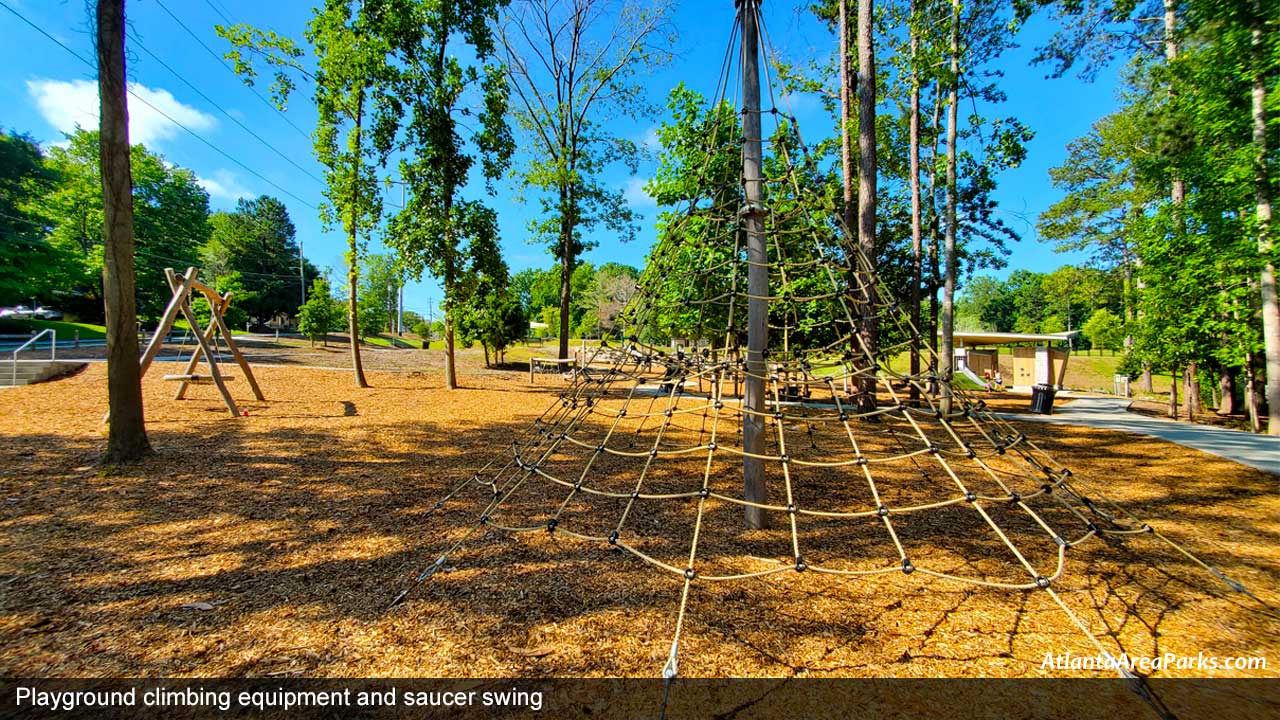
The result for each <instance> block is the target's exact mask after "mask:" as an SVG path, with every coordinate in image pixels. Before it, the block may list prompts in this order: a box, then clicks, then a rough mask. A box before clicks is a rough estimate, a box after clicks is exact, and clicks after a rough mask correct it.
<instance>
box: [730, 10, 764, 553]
mask: <svg viewBox="0 0 1280 720" xmlns="http://www.w3.org/2000/svg"><path fill="white" fill-rule="evenodd" d="M734 4H735V5H736V6H737V8H738V14H739V19H740V20H741V22H742V183H743V185H744V187H745V189H746V196H747V197H746V200H747V202H746V205H745V206H744V207H743V208H742V211H741V215H742V218H743V220H744V223H745V226H746V231H747V260H748V264H747V292H748V294H749V295H750V296H751V297H750V298H749V299H748V301H747V369H746V378H745V380H744V382H743V394H742V450H743V453H744V454H743V457H742V484H743V499H744V500H746V501H747V502H752V503H759V504H765V503H767V502H768V498H769V493H768V487H767V485H766V483H765V467H764V460H763V456H764V454H765V429H764V379H765V376H766V375H767V374H768V373H767V369H766V366H765V360H764V354H765V350H766V348H768V347H769V301H768V300H767V299H766V298H767V297H768V296H769V265H768V262H769V255H768V251H767V249H766V246H765V237H764V205H763V199H764V189H763V188H762V187H761V180H760V166H761V158H762V157H763V155H764V152H763V149H762V148H761V130H760V64H759V62H760V58H759V55H760V38H759V27H758V25H757V21H758V15H757V13H758V12H759V9H760V0H735V2H734ZM753 456H754V457H753ZM744 507H745V515H746V523H747V527H749V528H763V527H765V526H766V525H767V524H768V516H767V515H765V511H764V509H763V508H758V507H753V506H751V505H747V506H744Z"/></svg>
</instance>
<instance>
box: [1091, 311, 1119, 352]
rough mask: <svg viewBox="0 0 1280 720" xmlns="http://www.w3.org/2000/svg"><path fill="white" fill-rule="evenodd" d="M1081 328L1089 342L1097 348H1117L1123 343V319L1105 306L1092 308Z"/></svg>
mask: <svg viewBox="0 0 1280 720" xmlns="http://www.w3.org/2000/svg"><path fill="white" fill-rule="evenodd" d="M1081 330H1083V331H1084V336H1085V337H1086V338H1087V339H1088V340H1089V344H1090V345H1092V346H1094V347H1097V348H1106V349H1107V350H1119V349H1120V347H1121V345H1123V344H1124V320H1122V319H1121V318H1120V317H1119V316H1118V315H1116V314H1115V313H1113V312H1111V311H1110V310H1108V309H1106V308H1098V309H1097V310H1094V311H1093V314H1092V315H1090V316H1089V319H1088V320H1086V321H1085V323H1084V327H1082V328H1081Z"/></svg>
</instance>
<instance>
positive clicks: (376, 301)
mask: <svg viewBox="0 0 1280 720" xmlns="http://www.w3.org/2000/svg"><path fill="white" fill-rule="evenodd" d="M364 264H365V272H364V277H363V278H361V281H360V296H361V297H362V298H364V301H363V302H362V303H361V308H362V310H361V315H360V328H361V337H366V336H367V335H368V334H370V333H372V334H376V333H378V332H381V331H383V330H388V331H389V330H392V329H393V328H392V327H391V324H392V322H393V320H392V319H393V318H394V317H395V314H396V311H397V309H398V307H399V298H400V288H401V286H402V285H404V280H403V278H402V275H401V272H400V269H399V268H398V267H397V266H396V262H395V258H393V257H391V256H390V255H377V254H375V255H369V256H367V257H366V258H365V263H364ZM373 306H376V311H375V308H374V307H373ZM364 308H368V309H369V312H368V313H365V312H364ZM366 318H367V319H369V320H370V321H377V324H376V325H374V326H372V327H369V328H365V327H364V322H365V319H366ZM366 330H367V333H366V332H365V331H366Z"/></svg>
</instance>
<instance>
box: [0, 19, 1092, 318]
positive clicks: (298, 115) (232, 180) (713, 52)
mask: <svg viewBox="0 0 1280 720" xmlns="http://www.w3.org/2000/svg"><path fill="white" fill-rule="evenodd" d="M4 2H5V3H6V4H8V5H10V6H11V7H13V8H14V9H15V10H17V11H18V12H20V13H21V14H22V15H24V16H25V17H27V18H28V19H29V20H31V21H32V22H34V23H35V24H36V25H38V26H40V27H41V28H43V29H44V30H46V31H47V32H48V33H50V34H51V35H53V36H54V37H55V38H57V39H58V40H59V41H60V42H62V43H63V44H65V45H67V46H68V47H69V48H71V49H72V50H74V51H75V52H77V53H79V54H80V55H81V56H83V57H84V58H86V59H92V57H93V47H92V38H91V32H90V27H91V25H90V18H89V15H88V12H87V11H86V10H85V4H84V3H81V2H79V1H78V0H4ZM161 3H163V4H161ZM804 4H805V3H787V2H782V1H781V0H778V1H771V2H766V3H764V8H765V12H766V23H767V27H768V30H769V35H770V39H771V40H772V42H773V43H774V46H775V49H776V50H777V51H778V52H779V54H780V55H782V56H783V57H785V58H787V59H788V60H790V61H794V62H803V61H804V60H806V59H807V58H810V57H822V56H826V55H827V54H829V53H830V48H829V46H830V43H831V42H832V41H833V40H832V36H831V35H830V34H829V33H828V32H827V31H826V30H825V29H824V28H822V27H821V26H820V25H818V24H817V23H816V22H814V21H813V20H812V19H811V18H810V17H809V15H808V14H807V13H806V12H804V11H802V10H801V9H797V6H798V7H801V8H802V7H803V5H804ZM311 5H312V3H311V2H266V3H264V2H249V1H248V0H131V2H130V3H129V7H128V14H129V21H130V33H131V38H130V40H129V42H128V43H127V46H128V47H129V49H130V56H129V77H130V81H131V82H133V83H136V84H137V86H135V88H134V90H135V92H136V93H138V94H139V95H141V96H142V97H144V98H146V99H147V101H148V102H150V103H151V104H152V105H154V106H155V107H157V108H159V109H160V110H162V111H164V113H166V114H168V115H169V116H170V117H172V118H173V119H175V120H177V121H178V122H180V123H182V124H183V125H186V126H187V127H188V128H190V129H191V130H193V131H195V132H196V133H197V134H199V135H200V136H201V137H203V138H204V139H205V140H207V141H208V143H209V144H206V143H205V142H202V141H201V140H199V139H197V138H195V137H193V136H192V135H190V134H188V133H187V132H186V131H184V130H182V129H180V128H178V127H176V126H175V125H174V124H173V123H171V122H170V121H169V120H167V119H166V118H164V117H162V116H161V115H159V114H157V113H156V112H154V111H153V110H151V109H150V108H147V107H145V106H144V105H142V104H141V103H139V102H134V101H132V99H131V103H130V104H131V107H130V112H131V117H132V120H131V131H132V139H133V141H134V142H142V143H144V144H146V145H147V146H148V147H149V148H151V149H152V150H154V151H156V152H159V153H161V154H163V155H164V156H165V157H166V158H167V159H168V160H170V161H171V162H174V163H177V164H179V165H182V166H184V167H187V168H190V169H191V170H193V171H194V172H195V173H196V175H197V176H198V177H199V178H200V179H201V182H202V184H203V185H204V186H205V188H206V189H207V190H208V191H209V194H210V202H211V205H212V206H213V208H214V209H229V208H232V207H234V205H235V202H236V199H237V198H239V197H256V196H257V195H259V194H269V195H274V196H276V197H279V198H280V199H281V200H283V201H284V202H285V204H286V205H287V206H288V207H289V210H290V213H291V215H292V217H293V220H294V223H295V224H296V225H297V228H298V237H299V238H300V239H301V240H302V242H303V245H304V250H305V253H306V255H307V257H308V259H310V260H311V261H312V262H314V263H316V264H317V265H319V266H321V267H325V266H329V267H333V268H335V269H338V268H340V267H341V266H342V252H343V248H344V247H345V241H344V239H343V238H342V237H340V236H339V235H338V234H336V233H326V232H324V230H323V228H322V226H321V223H320V220H319V218H318V214H317V212H316V211H315V210H314V209H313V207H309V206H315V205H318V204H319V203H320V201H321V199H322V198H321V190H322V188H323V186H322V184H321V183H319V182H317V181H316V180H315V179H313V178H312V177H311V176H315V177H317V178H318V177H321V176H322V172H321V168H320V166H319V165H318V164H317V163H316V162H315V160H314V158H313V156H312V152H311V141H310V140H309V138H308V137H307V134H308V133H309V132H310V131H311V130H312V129H313V128H314V126H315V112H314V109H313V108H311V107H310V105H309V102H307V100H306V98H305V96H304V95H299V96H298V97H296V98H295V99H294V101H293V102H292V106H291V107H290V109H289V111H288V112H287V113H286V114H284V115H281V114H280V113H278V112H276V111H275V110H274V109H272V108H271V107H269V105H268V104H267V103H266V102H264V101H263V100H262V99H261V98H259V97H256V96H255V94H254V93H253V92H252V91H251V90H250V89H249V88H247V87H245V86H244V85H243V84H242V83H241V82H240V80H239V79H238V78H237V77H235V76H234V75H233V73H232V72H231V71H230V70H229V69H228V68H227V67H226V66H224V65H223V63H222V62H220V61H219V60H218V59H217V58H215V57H214V55H213V54H211V53H210V52H209V51H208V50H206V49H205V47H203V46H202V45H201V42H203V43H204V45H207V46H208V47H209V48H211V49H212V50H213V51H214V53H216V54H218V55H221V53H222V52H223V50H224V48H225V43H224V42H223V41H222V40H221V39H219V38H218V37H217V36H216V35H215V33H214V31H213V26H214V24H215V23H225V22H226V20H225V19H224V16H225V17H226V18H229V19H230V20H232V21H234V22H246V23H251V24H254V25H257V26H259V27H263V28H271V29H274V30H277V31H279V32H281V33H284V34H288V35H290V36H294V37H299V36H300V35H301V31H302V28H303V27H304V25H305V23H306V20H307V18H308V17H309V16H310V7H311ZM731 8H732V3H731V2H730V0H723V1H722V2H721V1H717V2H714V3H713V2H709V1H707V0H700V1H690V0H685V2H683V3H680V4H679V6H678V7H677V14H676V16H675V18H674V21H675V24H676V26H677V28H679V29H680V30H681V33H680V40H679V44H678V46H677V52H678V55H677V57H676V60H675V61H674V62H673V63H672V64H670V65H668V66H665V67H662V68H659V69H658V70H657V71H656V72H654V73H653V74H651V75H647V76H644V77H642V81H643V83H644V84H645V86H646V88H647V89H648V90H649V92H650V97H651V100H652V101H653V102H654V103H655V104H658V105H661V104H662V102H663V99H664V98H665V96H666V93H667V91H668V90H669V89H670V88H671V87H673V86H674V85H675V84H676V83H677V82H680V81H681V80H683V81H684V82H685V83H686V84H688V85H690V86H691V87H693V88H694V89H696V90H699V91H701V92H703V93H704V94H705V95H710V94H711V93H712V91H713V90H714V87H715V84H716V81H717V79H718V77H717V75H718V72H719V67H720V61H721V58H722V56H723V53H724V46H725V42H726V41H727V36H728V33H729V29H730V25H731V21H732V16H731V12H732V10H731ZM0 18H2V19H0V96H2V97H5V98H7V102H6V103H5V106H4V108H3V109H0V126H3V127H4V128H5V129H14V130H18V131H20V132H29V133H30V134H32V135H33V136H34V137H35V138H36V139H38V140H40V141H42V142H44V143H54V142H57V141H59V140H61V133H62V132H63V131H66V130H70V129H71V128H72V127H74V125H75V124H76V123H79V124H81V125H83V126H85V127H95V126H96V124H97V117H96V106H97V96H96V84H95V81H94V75H93V71H92V70H91V68H89V67H88V66H86V65H85V64H84V63H83V62H82V61H81V60H79V59H77V58H76V57H74V56H72V55H71V54H69V53H68V52H67V51H66V50H64V49H62V48H60V47H58V46H57V45H56V44H54V43H53V42H52V41H50V40H49V39H47V38H45V37H44V36H42V35H41V34H39V33H38V32H37V31H35V30H33V29H31V28H30V27H29V26H27V25H26V24H24V23H22V22H21V21H20V20H18V19H17V18H16V17H14V16H13V15H11V14H10V13H9V12H8V11H6V10H4V9H3V8H0ZM180 23H181V24H180ZM183 25H185V26H186V29H184V27H183ZM187 29H189V30H190V31H191V33H190V34H189V33H188V31H187ZM1051 30H1052V29H1051V27H1049V23H1048V21H1046V20H1033V22H1032V23H1031V24H1030V25H1029V26H1028V27H1027V28H1026V29H1025V30H1024V31H1023V33H1022V35H1021V36H1020V37H1019V42H1020V44H1021V47H1020V48H1017V49H1015V50H1012V51H1010V52H1008V53H1007V54H1006V55H1005V56H1004V57H1003V58H1002V59H1001V61H1000V62H999V68H1000V69H1001V70H1002V71H1003V72H1004V74H1005V77H1004V80H1003V82H1002V87H1003V88H1004V89H1005V90H1006V92H1007V93H1008V96H1009V102H1008V103H1006V104H1005V105H1004V106H1003V108H1002V109H1001V111H1000V112H1001V114H1003V115H1013V116H1016V117H1018V118H1019V119H1021V120H1022V121H1023V122H1024V123H1026V124H1027V125H1028V126H1030V127H1031V128H1033V129H1034V130H1035V132H1036V137H1035V139H1034V140H1033V141H1032V143H1031V144H1030V146H1029V148H1028V158H1027V161H1026V162H1025V163H1024V164H1023V166H1022V167H1020V168H1018V169H1016V170H1013V171H1010V172H1008V173H1006V174H1005V175H1003V176H1002V179H1001V185H1000V190H999V192H998V194H997V198H998V200H999V202H1000V207H1001V212H1003V213H1005V218H1006V220H1007V221H1008V222H1010V223H1011V224H1013V225H1014V226H1015V227H1016V228H1017V229H1018V230H1019V231H1020V232H1021V233H1022V234H1023V241H1022V242H1021V243H1019V244H1017V245H1015V246H1014V247H1013V255H1012V257H1011V258H1010V268H1011V269H1012V268H1029V269H1033V270H1041V271H1044V270H1051V269H1053V268H1055V267H1057V266H1059V265H1061V264H1064V263H1066V262H1074V261H1079V260H1081V258H1080V257H1079V256H1072V255H1062V254H1057V253H1054V252H1053V251H1052V248H1051V247H1049V246H1048V245H1045V244H1041V243H1039V242H1037V240H1036V237H1035V231H1034V227H1032V225H1031V224H1028V222H1024V221H1023V218H1026V219H1027V220H1028V221H1029V222H1030V223H1034V219H1035V217H1036V215H1037V214H1038V213H1039V212H1041V211H1042V210H1044V209H1045V208H1047V207H1048V206H1049V205H1050V204H1051V203H1053V202H1054V201H1055V200H1056V199H1058V197H1060V193H1059V192H1058V191H1057V190H1055V189H1054V188H1053V187H1052V186H1051V185H1050V183H1049V179H1048V169H1049V168H1051V167H1053V166H1054V165H1057V164H1059V163H1061V162H1062V160H1063V159H1064V157H1065V155H1066V144H1067V143H1068V142H1070V141H1071V140H1073V139H1075V138H1076V137H1079V136H1080V135H1082V134H1084V133H1086V132H1087V131H1088V129H1089V126H1090V124H1091V123H1093V122H1094V121H1095V120H1097V119H1098V118H1100V117H1102V116H1103V115H1106V114H1107V113H1109V112H1111V111H1112V110H1113V109H1114V108H1115V106H1116V101H1115V98H1114V90H1115V82H1114V73H1104V74H1103V76H1102V77H1100V78H1099V80H1098V81H1096V82H1094V83H1083V82H1081V81H1079V80H1077V79H1075V78H1064V79H1060V80H1047V79H1045V78H1044V76H1045V74H1046V70H1045V68H1043V67H1033V66H1030V65H1029V59H1030V57H1031V55H1032V54H1033V49H1034V47H1035V46H1036V45H1037V44H1039V43H1040V41H1042V40H1043V38H1045V37H1047V35H1048V34H1049V33H1050V32H1051ZM165 65H167V66H168V68H172V69H173V70H175V71H177V75H175V73H174V72H171V71H170V70H169V69H168V68H166V67H165ZM179 75H180V76H181V78H182V79H180V77H179ZM183 79H185V82H184V80H183ZM193 87H194V88H198V90H199V92H197V91H196V90H195V89H193ZM259 91H260V93H261V94H262V95H264V96H265V94H266V89H265V88H260V90H259ZM201 93H203V95H204V97H202V96H201ZM794 110H795V112H796V114H797V115H798V116H799V119H800V123H801V128H802V132H804V134H805V135H806V137H816V136H818V135H819V134H823V133H826V132H827V128H828V127H829V124H830V120H829V118H828V117H827V116H826V114H825V113H824V112H823V110H822V109H821V108H820V106H819V104H818V103H817V101H816V100H815V99H813V98H804V97H801V98H796V99H795V104H794ZM237 121H238V122H239V123H241V124H243V125H244V126H247V127H248V128H250V129H252V130H253V132H254V133H256V134H257V135H258V136H260V137H261V138H262V140H264V141H265V142H266V143H267V144H269V145H270V146H271V148H274V150H273V149H271V148H268V147H267V146H266V145H264V144H263V143H262V142H260V141H259V140H257V139H255V138H254V137H253V136H252V135H251V134H250V133H248V132H247V131H246V130H244V129H243V128H242V127H240V125H238V124H237ZM658 122H659V119H653V120H646V121H640V122H632V121H630V120H627V119H622V120H620V121H618V122H617V124H616V125H615V130H616V131H617V132H619V133H620V134H623V135H626V136H628V137H631V138H633V139H635V140H638V141H643V140H644V139H646V138H650V137H652V131H653V129H654V128H655V127H656V126H657V123H658ZM295 126H296V127H295ZM806 127H807V128H809V129H808V130H805V128H806ZM210 144H211V145H212V146H214V147H216V148H219V149H221V150H222V153H219V152H218V151H217V150H215V149H214V147H210ZM282 156H284V157H282ZM285 157H287V158H288V159H289V160H291V161H292V163H291V162H289V161H286V159H285ZM237 161H238V162H237ZM652 171H653V166H652V164H651V163H643V164H642V165H641V167H640V171H639V173H638V174H637V175H636V176H629V175H628V174H627V172H626V170H625V169H623V168H615V169H613V170H612V171H611V172H609V173H608V175H607V176H606V180H607V181H608V182H610V183H612V184H614V186H615V187H618V188H620V189H625V190H626V191H627V196H628V198H629V199H630V200H631V201H632V203H633V207H634V208H635V209H636V210H638V211H639V212H640V213H641V214H642V215H643V216H644V218H645V220H644V222H642V231H641V234H640V237H639V239H637V240H636V241H635V242H632V243H628V244H622V243H619V242H618V241H617V240H616V239H614V238H612V237H609V236H607V235H606V234H603V233H602V234H600V235H599V236H597V237H595V238H594V240H596V241H597V242H598V243H599V247H598V248H597V249H595V250H593V251H591V252H590V253H589V254H588V256H587V259H589V260H591V261H593V262H596V263H600V262H607V261H610V260H614V261H619V262H625V263H630V264H634V265H640V264H641V263H642V262H643V259H644V255H645V253H646V252H647V250H648V248H649V246H650V244H651V242H652V240H653V230H652V222H653V219H654V217H655V215H656V211H655V208H654V207H653V204H652V201H650V200H649V199H648V198H647V196H645V195H644V193H643V191H642V190H641V189H640V188H641V187H642V185H643V182H644V180H645V179H646V178H647V177H648V176H649V174H651V173H652ZM504 185H505V184H504ZM282 189H283V190H284V191H288V193H289V194H286V193H285V192H283V191H282ZM295 196H296V197H295ZM512 196H513V192H512V188H511V187H508V186H503V187H501V188H500V192H499V194H498V197H497V198H493V199H491V200H490V202H491V203H492V204H493V206H494V207H495V208H496V209H497V211H498V214H499V220H500V225H501V230H502V238H503V249H504V252H505V255H506V258H507V261H508V263H509V264H510V265H511V267H512V270H513V271H517V270H520V269H523V268H526V267H531V266H541V267H545V266H549V265H550V264H551V261H552V259H551V257H550V256H549V255H548V254H547V253H546V250H545V249H544V248H543V247H541V246H537V245H531V244H529V243H527V242H526V241H525V238H526V237H527V235H528V233H527V230H526V225H527V222H528V220H529V219H530V217H532V215H533V214H534V212H535V211H536V204H535V203H532V202H531V203H529V204H527V205H522V204H519V203H515V202H513V201H512V200H511V198H512ZM388 200H389V202H390V203H398V202H399V197H398V193H394V194H393V195H392V196H390V197H389V198H388ZM389 209H392V208H390V206H389ZM372 250H374V251H375V252H376V251H379V250H381V246H380V243H379V242H378V241H377V239H376V238H375V240H374V243H373V245H372ZM290 270H291V269H289V268H282V269H281V272H282V273H288V272H290ZM439 299H440V291H439V289H438V287H437V286H436V284H435V283H434V282H433V281H432V280H431V279H430V278H424V280H423V281H422V282H419V283H411V284H410V286H409V287H408V288H406V291H405V306H406V308H407V309H411V310H416V311H419V312H422V313H424V314H425V312H426V311H427V309H428V304H429V303H438V302H439Z"/></svg>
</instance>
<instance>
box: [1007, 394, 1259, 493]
mask: <svg viewBox="0 0 1280 720" xmlns="http://www.w3.org/2000/svg"><path fill="white" fill-rule="evenodd" d="M1129 405H1130V401H1129V400H1126V399H1125V398H1115V397H1082V398H1077V399H1074V400H1072V401H1071V402H1069V403H1066V404H1064V405H1061V406H1058V407H1055V408H1054V410H1053V414H1052V415H1023V414H1014V413H999V414H1000V415H1001V416H1002V417H1004V418H1006V419H1008V420H1028V421H1032V422H1047V423H1063V424H1066V425H1084V426H1085V427H1091V428H1099V429H1102V430H1120V431H1123V432H1131V433H1139V434H1141V435H1150V436H1151V437H1156V438H1160V439H1161V440H1168V441H1169V442H1173V443H1177V444H1179V445H1184V446H1186V447H1189V448H1194V449H1196V450H1203V451H1204V452H1207V453H1211V454H1213V455H1217V456H1218V457H1224V458H1226V459H1228V460H1232V461H1235V462H1238V463H1240V464H1241V465H1248V466H1249V467H1252V468H1257V469H1259V470H1262V471H1265V472H1269V473H1272V474H1275V475H1280V437H1271V436H1268V435H1257V434H1254V433H1249V432H1242V431H1240V430H1229V429H1227V428H1220V427H1213V426H1210V425H1193V424H1191V423H1186V422H1177V421H1175V420H1169V419H1165V418H1154V417H1147V416H1146V415H1139V414H1137V413H1131V412H1129V411H1128V409H1127V408H1128V407H1129Z"/></svg>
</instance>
